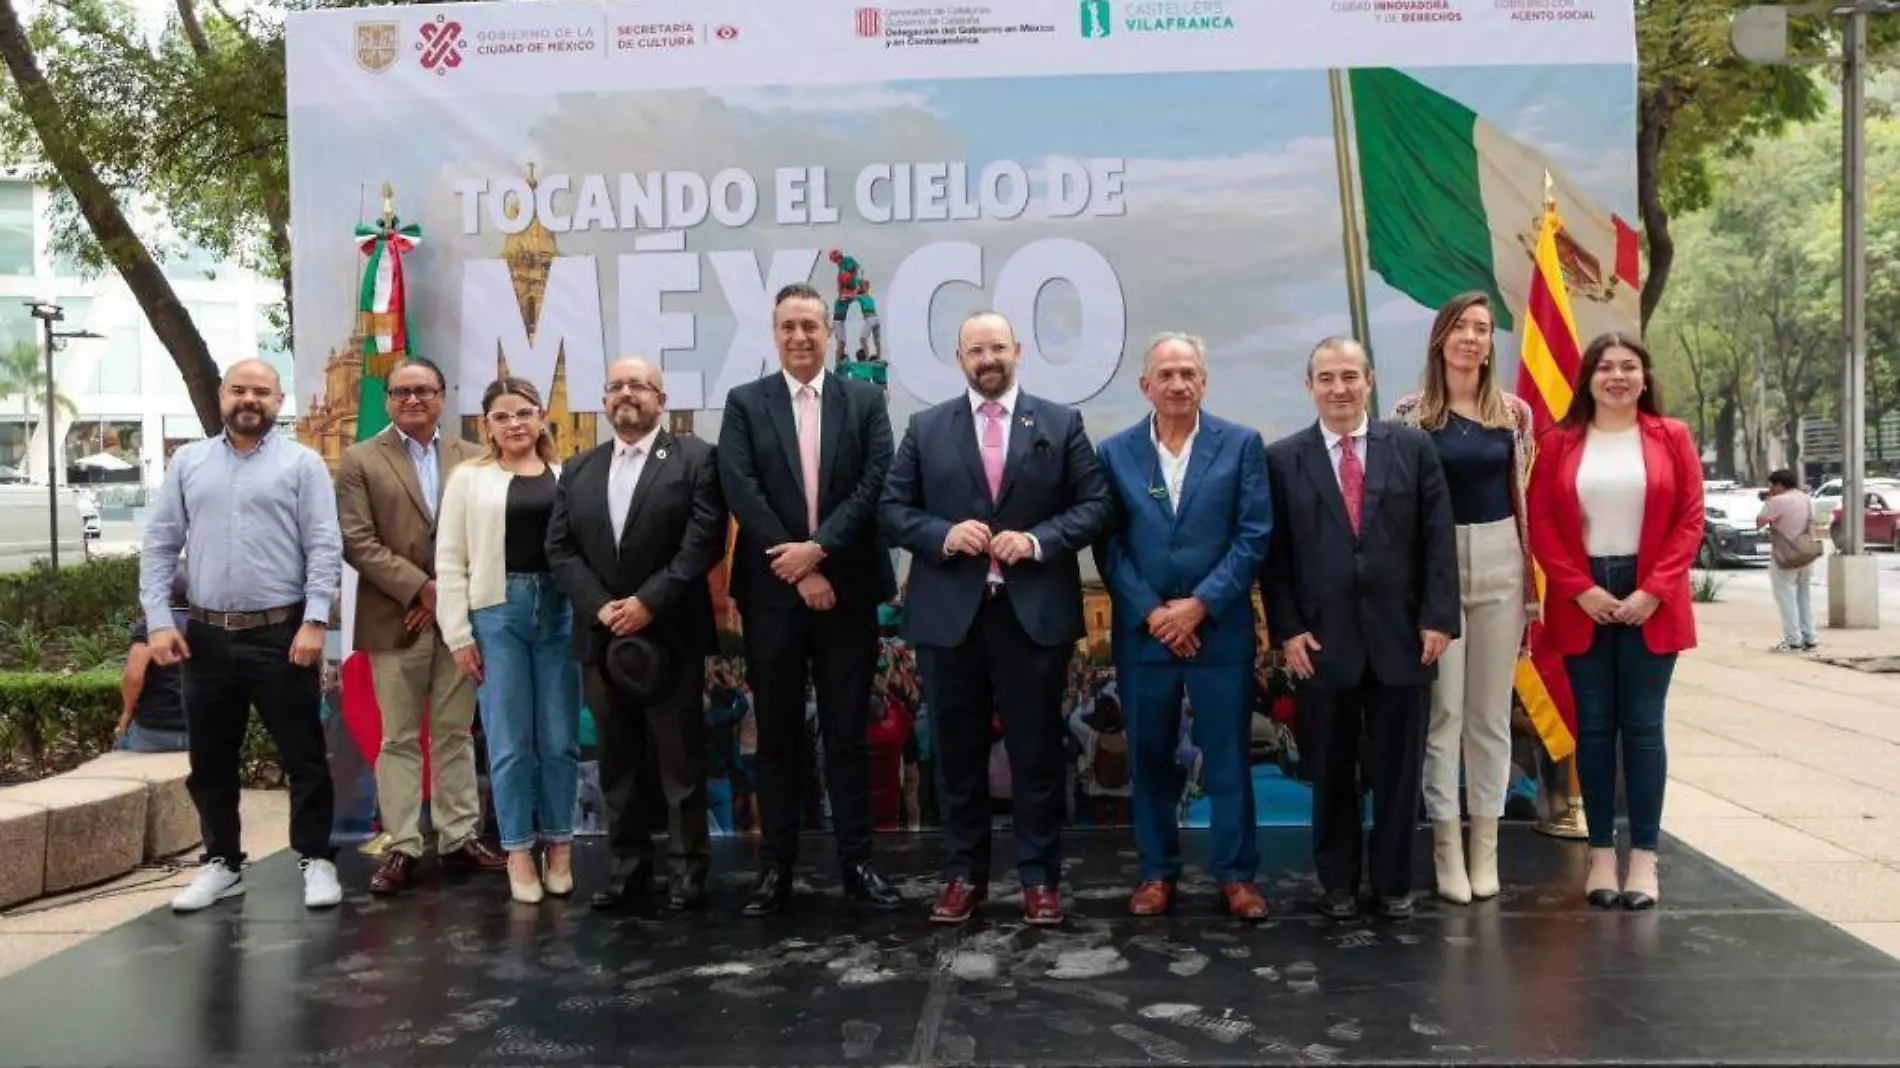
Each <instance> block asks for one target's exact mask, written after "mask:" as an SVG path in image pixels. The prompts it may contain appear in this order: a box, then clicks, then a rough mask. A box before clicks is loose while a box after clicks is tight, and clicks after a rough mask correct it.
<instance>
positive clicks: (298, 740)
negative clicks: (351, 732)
mask: <svg viewBox="0 0 1900 1068" xmlns="http://www.w3.org/2000/svg"><path fill="white" fill-rule="evenodd" d="M283 401H284V390H283V384H282V382H281V381H280V380H279V379H278V377H277V372H276V371H275V370H274V369H272V367H271V366H270V365H269V364H267V363H265V362H264V361H262V360H254V359H253V360H242V361H239V362H238V363H236V364H233V365H232V366H231V368H230V370H228V371H227V372H225V376H224V383H223V385H222V386H221V387H220V389H219V391H218V406H219V410H220V411H221V413H222V414H223V417H224V431H223V432H222V433H220V434H219V435H218V436H217V437H214V438H208V439H206V440H204V441H196V442H193V443H191V444H189V445H186V446H185V447H184V448H182V449H179V450H178V453H177V455H175V456H174V457H173V458H172V463H171V468H170V470H168V471H167V472H166V474H165V483H164V486H163V488H162V489H161V490H160V491H159V499H158V506H157V507H156V508H155V509H154V510H153V513H152V517H151V519H150V520H149V521H148V522H147V524H146V527H145V544H144V548H143V550H142V552H141V554H140V557H139V599H140V602H141V606H142V607H143V609H144V611H145V618H146V624H147V627H148V629H149V630H150V632H151V638H150V647H151V655H152V660H153V661H154V662H155V663H157V664H160V665H163V666H169V665H172V664H177V663H180V662H181V661H182V662H183V663H184V665H185V708H186V715H187V723H188V730H189V734H190V738H191V777H190V778H189V779H187V780H186V788H187V789H188V790H189V791H190V793H191V799H192V803H193V804H194V805H195V806H196V807H197V809H198V822H199V825H200V827H201V828H202V830H203V834H204V843H205V851H204V856H203V864H204V866H203V867H202V868H201V869H200V870H199V873H198V877H197V879H196V880H194V881H193V882H192V884H191V885H190V886H188V887H186V888H185V890H184V892H182V893H180V894H179V895H178V897H176V898H175V899H173V901H172V908H173V909H175V910H177V911H179V912H190V911H195V910H197V909H201V908H205V907H207V906H209V905H212V904H214V903H215V902H217V901H220V900H222V899H224V898H229V897H235V896H237V895H239V894H242V893H243V892H244V883H243V880H242V876H241V875H240V874H239V873H240V872H241V871H242V866H243V862H244V853H243V848H242V845H241V840H240V832H239V825H238V796H239V783H238V762H239V759H240V756H241V753H242V750H243V744H244V735H245V731H246V728H247V727H248V725H249V720H250V712H251V709H252V708H256V709H257V712H258V715H259V717H260V718H262V720H263V721H264V726H265V727H266V728H267V729H268V730H269V731H270V733H271V737H272V739H273V740H274V741H275V742H276V743H277V752H278V756H279V759H280V760H281V761H282V763H283V766H284V771H285V773H286V774H287V776H288V777H289V779H290V806H291V809H290V844H291V848H293V849H295V850H296V851H297V852H298V853H299V854H300V855H301V856H302V858H303V860H302V867H303V873H304V903H305V904H306V905H308V906H309V907H311V908H323V907H327V906H330V905H335V904H336V903H337V902H339V901H341V900H342V897H343V891H342V888H341V886H340V885H339V884H338V882H337V877H336V867H335V865H334V864H333V863H332V860H331V858H332V857H333V856H334V855H335V851H334V850H333V849H332V848H331V846H330V822H331V818H332V813H333V809H334V805H335V800H334V798H335V794H334V790H333V788H332V786H331V782H330V766H329V757H328V754H327V751H326V746H325V744H324V738H323V724H322V719H321V714H322V713H321V705H322V676H321V672H322V665H321V661H322V658H323V640H324V633H325V631H326V629H327V628H328V627H329V624H330V607H331V605H332V604H333V603H334V601H335V599H336V596H337V590H338V585H339V583H340V582H341V580H342V572H343V543H342V538H341V536H340V534H339V533H338V528H337V516H336V495H335V491H334V490H332V489H331V486H330V474H329V471H328V470H326V469H325V467H324V465H323V459H322V457H320V456H318V455H317V454H316V453H315V452H313V451H312V450H310V449H308V448H306V447H304V446H303V445H300V444H298V443H297V442H295V441H293V440H291V439H290V438H289V437H288V436H287V435H285V434H283V433H282V432H280V431H277V430H276V429H275V426H276V419H277V411H278V409H279V408H280V407H282V406H283ZM181 551H183V552H184V553H185V559H184V564H183V566H184V568H185V588H186V594H187V598H188V600H189V602H190V605H191V607H190V610H189V612H188V613H187V622H186V633H183V634H181V633H179V630H178V626H177V624H176V623H175V622H174V620H173V616H172V611H171V588H172V578H173V575H174V574H175V572H176V571H177V569H178V567H179V563H180V562H179V553H180V552H181Z"/></svg>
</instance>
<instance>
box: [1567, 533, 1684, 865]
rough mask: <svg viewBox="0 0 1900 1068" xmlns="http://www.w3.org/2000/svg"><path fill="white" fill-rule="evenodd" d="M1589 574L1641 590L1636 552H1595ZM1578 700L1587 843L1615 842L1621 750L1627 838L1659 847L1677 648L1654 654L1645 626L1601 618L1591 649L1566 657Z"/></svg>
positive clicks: (1619, 590)
mask: <svg viewBox="0 0 1900 1068" xmlns="http://www.w3.org/2000/svg"><path fill="white" fill-rule="evenodd" d="M1590 576H1591V577H1592V578H1594V579H1596V583H1597V585H1599V586H1601V587H1603V589H1604V590H1605V591H1607V592H1608V593H1609V594H1610V596H1612V597H1618V598H1621V597H1628V596H1629V595H1630V594H1631V593H1634V592H1635V591H1636V558H1635V557H1634V556H1603V557H1592V558H1591V560H1590ZM1564 666H1565V668H1566V669H1567V673H1568V675H1569V676H1570V692H1571V694H1572V695H1573V696H1574V697H1575V698H1576V702H1577V780H1578V783H1579V784H1580V785H1581V786H1582V787H1583V814H1584V817H1585V818H1586V819H1587V820H1588V821H1589V823H1590V844H1591V845H1592V846H1596V847H1598V848H1604V849H1607V848H1609V847H1611V846H1614V845H1615V844H1616V765H1617V756H1618V752H1619V750H1620V751H1621V755H1622V758H1623V788H1624V792H1625V794H1626V798H1625V799H1626V800H1627V801H1628V804H1629V820H1630V845H1631V846H1632V847H1633V848H1636V849H1650V850H1653V849H1655V848H1656V842H1657V839H1659V838H1660V837H1661V836H1662V806H1663V783H1664V782H1665V781H1666V780H1667V778H1668V775H1669V755H1668V752H1667V751H1666V750H1665V748H1664V746H1663V703H1664V701H1665V699H1666V698H1667V697H1668V696H1669V678H1670V676H1671V675H1672V674H1674V673H1675V670H1676V654H1674V653H1668V654H1664V655H1657V654H1656V653H1652V652H1650V651H1649V647H1648V646H1646V645H1644V644H1643V631H1642V628H1640V627H1626V626H1623V625H1621V624H1616V623H1612V624H1609V625H1607V626H1606V625H1601V624H1599V625H1598V626H1597V628H1596V636H1595V637H1594V638H1592V639H1591V642H1590V649H1589V651H1588V652H1585V653H1584V654H1583V655H1582V656H1571V657H1565V658H1564Z"/></svg>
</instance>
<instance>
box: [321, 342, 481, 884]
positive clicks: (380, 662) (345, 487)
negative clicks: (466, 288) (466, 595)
mask: <svg viewBox="0 0 1900 1068" xmlns="http://www.w3.org/2000/svg"><path fill="white" fill-rule="evenodd" d="M446 393H447V388H446V383H445V382H444V380H443V378H442V372H441V370H440V369H439V368H437V367H436V366H435V364H433V363H430V362H429V361H428V360H425V359H422V358H421V357H413V356H412V357H409V358H408V359H405V360H404V361H402V362H401V363H399V364H397V365H396V367H395V368H394V369H393V370H391V371H390V373H389V379H388V404H389V418H390V422H391V425H390V426H389V427H388V428H387V429H385V430H383V431H382V433H380V434H377V435H376V436H374V437H372V438H370V439H368V440H366V441H360V442H358V443H356V444H355V445H352V446H350V447H349V448H348V449H346V450H344V453H343V462H342V464H341V466H340V467H339V468H338V470H337V476H336V493H337V518H338V521H339V523H340V524H341V526H342V528H343V558H344V559H345V560H346V561H348V562H349V565H350V566H351V567H353V568H355V569H356V570H357V572H358V574H359V576H360V579H361V580H360V582H359V583H358V585H357V592H356V621H355V630H356V634H355V641H354V646H355V648H357V649H361V650H363V651H365V652H367V653H368V654H369V661H370V674H371V677H372V678H373V679H374V680H375V684H376V704H377V705H378V706H379V707H380V708H381V710H382V715H383V747H382V752H381V753H380V754H379V755H378V757H377V760H376V795H377V801H378V802H379V803H380V806H381V809H382V817H383V829H384V830H385V831H386V832H388V834H389V847H388V851H387V852H386V853H385V854H384V858H383V863H382V865H381V867H379V868H378V869H377V870H376V873H375V875H373V876H371V878H370V883H369V888H370V892H371V893H374V894H394V893H400V892H402V891H403V890H406V889H408V888H409V887H410V886H411V885H412V884H413V883H414V882H415V878H416V865H417V862H418V860H419V859H420V857H421V856H422V831H421V818H422V817H421V813H422V723H423V716H424V713H425V709H426V710H427V714H428V719H429V765H430V769H431V771H432V773H433V774H432V782H431V790H430V805H429V810H430V815H431V816H432V817H433V822H434V824H435V831H436V842H437V847H438V852H439V853H440V854H441V857H442V860H443V863H445V864H448V865H453V866H457V867H462V868H468V869H477V870H484V871H500V870H504V869H506V868H507V866H508V858H507V857H506V856H505V855H504V854H503V853H502V852H501V851H500V850H498V849H496V848H494V847H493V846H490V845H488V844H487V843H486V842H483V841H482V840H481V838H480V837H479V832H480V830H481V800H480V796H479V794H478V793H477V789H476V784H475V745H474V741H473V738H472V737H471V735H470V729H471V728H472V727H473V725H474V722H475V686H474V684H473V683H472V682H471V681H470V680H469V678H468V676H467V675H464V674H463V673H462V672H461V670H460V669H459V668H457V667H456V665H455V658H454V657H453V656H452V655H451V654H450V653H449V650H448V647H447V646H446V645H444V644H443V642H442V636H441V633H440V631H439V630H438V629H437V628H436V625H435V524H436V511H437V508H438V507H439V505H440V503H441V500H442V487H443V486H444V485H445V484H446V483H447V482H448V480H449V472H451V471H453V470H454V469H455V466H456V465H457V464H459V463H462V462H463V461H465V460H472V459H474V458H476V457H478V456H480V455H481V449H480V448H479V447H477V446H475V445H472V444H470V443H468V442H466V441H463V440H462V439H461V438H459V437H455V436H453V435H445V434H443V433H442V431H441V425H440V424H441V419H442V409H443V405H444V403H445V400H446V396H445V395H446Z"/></svg>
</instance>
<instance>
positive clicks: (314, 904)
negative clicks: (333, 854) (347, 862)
mask: <svg viewBox="0 0 1900 1068" xmlns="http://www.w3.org/2000/svg"><path fill="white" fill-rule="evenodd" d="M297 866H298V867H299V868H302V869H303V903H304V907H305V908H312V909H327V908H329V907H330V906H332V905H335V904H337V903H338V902H340V901H342V900H343V884H342V883H339V882H337V879H336V865H335V864H332V863H330V862H329V861H327V860H313V859H311V858H309V857H305V858H304V859H303V860H300V861H298V862H297Z"/></svg>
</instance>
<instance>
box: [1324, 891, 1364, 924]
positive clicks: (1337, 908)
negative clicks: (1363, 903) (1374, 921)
mask: <svg viewBox="0 0 1900 1068" xmlns="http://www.w3.org/2000/svg"><path fill="white" fill-rule="evenodd" d="M1319 914H1320V915H1321V916H1324V917H1326V918H1327V919H1329V920H1350V919H1352V918H1353V917H1355V916H1357V915H1359V899H1358V898H1357V897H1354V896H1353V893H1352V891H1350V890H1328V891H1327V892H1326V896H1325V897H1322V898H1320V899H1319Z"/></svg>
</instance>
